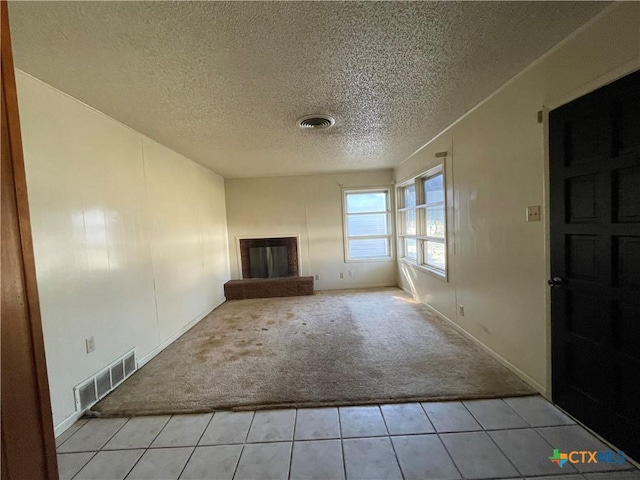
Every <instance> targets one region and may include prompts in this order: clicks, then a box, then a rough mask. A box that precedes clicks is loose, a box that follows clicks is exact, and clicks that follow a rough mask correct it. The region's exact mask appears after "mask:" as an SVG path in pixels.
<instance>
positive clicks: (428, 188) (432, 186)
mask: <svg viewBox="0 0 640 480" xmlns="http://www.w3.org/2000/svg"><path fill="white" fill-rule="evenodd" d="M424 189H425V198H426V199H427V203H428V204H429V203H435V202H444V175H442V174H441V173H440V174H438V175H435V176H433V177H430V178H427V180H425V182H424Z"/></svg>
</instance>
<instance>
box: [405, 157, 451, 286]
mask: <svg viewBox="0 0 640 480" xmlns="http://www.w3.org/2000/svg"><path fill="white" fill-rule="evenodd" d="M438 175H442V180H443V182H442V183H443V194H444V195H443V199H442V201H439V202H431V203H428V202H427V190H426V182H427V180H428V179H430V178H433V177H436V176H438ZM411 185H413V186H414V187H415V197H416V202H415V203H416V204H415V206H409V207H407V206H405V203H404V201H405V196H404V192H405V190H404V189H405V188H406V187H408V186H411ZM396 205H397V209H396V212H397V213H396V223H397V225H396V232H397V255H398V261H399V262H403V263H406V264H407V265H411V266H412V267H414V268H417V269H419V270H422V271H425V272H427V273H429V274H431V275H433V276H435V277H436V278H439V279H441V280H444V281H448V278H449V248H448V247H449V230H448V223H449V222H448V216H449V214H448V203H447V176H446V168H445V163H444V162H441V163H438V164H437V165H434V166H432V167H429V168H428V169H427V170H424V171H422V172H421V173H419V174H417V175H414V176H412V177H411V178H409V179H407V180H404V181H403V182H400V183H398V184H397V185H396ZM438 206H441V207H442V208H443V209H444V238H438V237H432V236H429V235H427V214H426V212H427V209H428V208H429V207H438ZM409 211H415V219H416V220H415V222H416V233H415V234H408V233H405V227H406V225H405V224H404V217H405V215H406V212H409ZM407 239H414V240H415V242H416V258H415V259H413V258H412V257H408V256H406V252H405V251H404V248H405V240H407ZM427 242H434V243H441V244H442V245H443V246H444V258H445V264H444V269H441V268H438V267H436V266H434V265H432V264H428V263H427V261H426V258H425V255H424V246H425V245H426V244H427Z"/></svg>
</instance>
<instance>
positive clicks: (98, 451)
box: [56, 417, 132, 480]
mask: <svg viewBox="0 0 640 480" xmlns="http://www.w3.org/2000/svg"><path fill="white" fill-rule="evenodd" d="M131 418H132V417H127V421H126V422H124V423H123V424H122V425H120V428H118V429H117V430H116V431H115V432H114V433H113V435H111V436H110V437H109V439H108V440H107V441H106V442H105V443H104V444H103V445H102V447H100V448H98V450H97V451H93V450H89V451H88V452H89V453H93V455H92V456H91V458H90V459H89V460H88V461H87V463H85V464H84V465H83V466H82V467H81V468H80V469H79V470H78V471H77V472H76V473H75V474H74V475H73V476H72V477H71V478H72V480H73V479H74V478H76V477H77V476H78V474H79V473H80V472H81V471H82V470H83V469H84V468H85V467H86V466H87V465H89V462H90V461H91V460H93V459H94V458H95V457H96V455H98V453H100V452H101V451H102V449H103V448H104V447H105V445H106V444H107V443H109V442H110V441H111V439H112V438H113V437H115V436H116V435H117V434H118V432H119V431H120V430H122V429H123V428H124V426H125V425H126V424H127V423H129V420H131ZM91 420H94V419H91ZM91 420H88V421H87V422H86V423H85V424H84V425H83V426H82V427H80V428H79V429H78V431H77V432H75V433H74V434H73V435H71V437H73V436H74V435H75V434H76V433H78V432H79V431H80V430H82V428H83V427H85V426H87V425H89V422H90V421H91ZM95 420H97V419H95ZM71 437H69V438H71ZM69 438H68V439H67V440H69ZM67 440H65V441H64V442H62V443H66V441H67ZM60 446H62V445H60ZM69 453H86V452H69ZM57 454H58V452H57V451H56V455H57ZM127 475H129V472H127Z"/></svg>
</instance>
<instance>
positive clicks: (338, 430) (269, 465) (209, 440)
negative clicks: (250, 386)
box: [56, 397, 640, 480]
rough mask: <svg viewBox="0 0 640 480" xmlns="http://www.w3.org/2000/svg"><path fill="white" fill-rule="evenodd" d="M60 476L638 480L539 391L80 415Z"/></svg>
mask: <svg viewBox="0 0 640 480" xmlns="http://www.w3.org/2000/svg"><path fill="white" fill-rule="evenodd" d="M56 443H57V445H58V464H59V469H60V478H61V479H62V480H64V479H72V478H73V479H97V480H116V479H118V480H122V479H125V478H126V479H129V480H131V479H147V480H168V479H178V478H180V479H190V480H201V479H212V480H223V479H229V480H231V479H235V480H259V479H292V480H293V479H296V480H303V479H304V480H307V479H308V480H313V479H318V480H333V479H336V480H345V479H346V480H355V479H363V480H387V479H389V480H390V479H406V480H413V479H416V480H429V479H440V480H446V479H452V480H453V479H460V478H465V479H494V478H503V479H515V478H520V479H522V478H526V479H534V478H535V479H539V480H542V479H543V478H544V479H553V480H585V479H586V480H613V479H618V480H640V471H638V470H637V469H635V467H634V466H633V465H632V464H631V463H625V464H623V465H618V466H615V465H608V464H585V465H575V466H574V465H571V464H566V465H565V466H564V467H563V468H562V469H560V468H559V467H558V466H557V465H554V464H552V463H551V462H550V461H549V458H548V457H549V456H551V455H552V453H553V448H558V449H560V450H561V451H570V450H609V447H607V446H606V445H604V444H603V443H602V442H600V441H599V440H598V439H597V438H595V437H594V436H592V435H591V434H590V433H589V432H588V431H587V430H585V429H584V428H582V427H581V426H580V425H577V424H575V422H573V420H572V419H570V418H569V417H567V416H566V415H564V414H563V413H562V412H561V411H560V410H558V409H557V408H555V407H554V406H553V405H552V404H550V403H549V402H547V401H546V400H544V399H543V398H541V397H520V398H508V399H495V400H474V401H465V402H436V403H405V404H397V405H380V406H362V407H340V408H308V409H297V410H296V409H285V410H265V411H257V412H218V413H215V414H211V413H209V414H197V415H173V416H168V415H166V416H154V417H133V418H113V419H92V420H80V421H78V422H77V423H76V424H75V425H73V427H71V428H70V429H69V430H67V431H66V432H65V433H63V434H62V435H61V436H60V437H58V439H57V441H56Z"/></svg>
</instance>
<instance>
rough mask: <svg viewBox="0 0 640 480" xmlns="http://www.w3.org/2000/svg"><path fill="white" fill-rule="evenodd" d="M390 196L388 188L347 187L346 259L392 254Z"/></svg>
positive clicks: (345, 213) (377, 258)
mask: <svg viewBox="0 0 640 480" xmlns="http://www.w3.org/2000/svg"><path fill="white" fill-rule="evenodd" d="M389 198H390V196H389V189H388V188H377V189H367V190H362V189H358V190H344V235H345V239H344V243H345V257H346V261H367V260H389V259H391V258H392V248H391V238H392V237H391V208H390V206H389Z"/></svg>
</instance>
